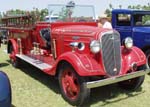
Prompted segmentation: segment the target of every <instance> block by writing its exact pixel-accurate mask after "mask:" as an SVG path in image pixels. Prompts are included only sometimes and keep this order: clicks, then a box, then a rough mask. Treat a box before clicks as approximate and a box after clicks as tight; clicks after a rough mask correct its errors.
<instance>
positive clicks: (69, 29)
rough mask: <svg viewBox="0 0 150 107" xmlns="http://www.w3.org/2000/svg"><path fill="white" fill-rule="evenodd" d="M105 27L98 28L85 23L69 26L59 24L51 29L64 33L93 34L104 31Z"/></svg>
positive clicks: (54, 31)
mask: <svg viewBox="0 0 150 107" xmlns="http://www.w3.org/2000/svg"><path fill="white" fill-rule="evenodd" d="M106 30H107V29H103V28H98V27H96V26H87V25H71V26H61V27H57V28H55V29H53V31H52V32H53V33H59V34H60V33H61V34H64V35H65V34H66V35H80V36H90V37H92V36H95V35H96V34H98V33H100V32H104V31H106Z"/></svg>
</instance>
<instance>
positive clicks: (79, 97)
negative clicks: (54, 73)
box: [58, 64, 90, 106]
mask: <svg viewBox="0 0 150 107" xmlns="http://www.w3.org/2000/svg"><path fill="white" fill-rule="evenodd" d="M58 79H59V85H60V90H61V94H62V97H63V98H64V99H65V100H66V101H67V102H68V103H70V104H71V105H76V106H79V105H82V104H83V103H85V101H87V99H88V97H89V95H90V89H88V88H86V87H85V85H84V82H85V80H84V77H82V78H81V77H80V76H79V75H78V74H77V73H76V72H75V70H74V69H73V68H72V66H70V65H69V64H66V65H65V66H63V69H61V70H60V71H59V76H58Z"/></svg>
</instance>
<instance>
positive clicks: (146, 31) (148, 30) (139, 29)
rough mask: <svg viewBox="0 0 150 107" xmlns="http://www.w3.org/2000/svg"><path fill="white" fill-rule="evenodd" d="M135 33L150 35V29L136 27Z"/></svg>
mask: <svg viewBox="0 0 150 107" xmlns="http://www.w3.org/2000/svg"><path fill="white" fill-rule="evenodd" d="M133 32H141V33H150V27H135V28H133Z"/></svg>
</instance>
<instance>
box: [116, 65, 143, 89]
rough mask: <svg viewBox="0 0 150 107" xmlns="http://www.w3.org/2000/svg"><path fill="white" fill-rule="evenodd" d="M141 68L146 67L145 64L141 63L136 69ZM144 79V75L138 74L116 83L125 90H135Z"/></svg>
mask: <svg viewBox="0 0 150 107" xmlns="http://www.w3.org/2000/svg"><path fill="white" fill-rule="evenodd" d="M143 69H146V65H143V66H141V67H139V68H138V70H143ZM144 79H145V76H140V77H136V78H133V79H129V80H126V81H122V82H119V83H118V85H119V87H121V88H123V89H126V90H136V89H137V88H139V87H140V86H141V85H142V83H143V82H144Z"/></svg>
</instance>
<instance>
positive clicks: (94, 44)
mask: <svg viewBox="0 0 150 107" xmlns="http://www.w3.org/2000/svg"><path fill="white" fill-rule="evenodd" d="M100 50H101V47H100V41H98V40H92V41H91V43H90V51H91V52H92V53H94V54H96V53H98V52H100Z"/></svg>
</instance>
